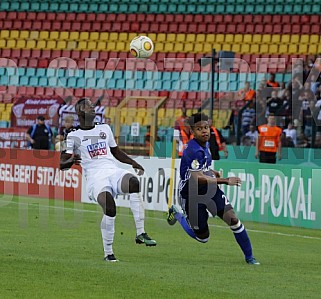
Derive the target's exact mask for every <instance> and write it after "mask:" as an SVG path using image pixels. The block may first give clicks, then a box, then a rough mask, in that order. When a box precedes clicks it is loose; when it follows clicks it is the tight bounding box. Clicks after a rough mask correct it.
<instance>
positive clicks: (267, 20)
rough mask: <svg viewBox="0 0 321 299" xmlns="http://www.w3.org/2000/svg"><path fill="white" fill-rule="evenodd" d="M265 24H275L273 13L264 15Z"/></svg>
mask: <svg viewBox="0 0 321 299" xmlns="http://www.w3.org/2000/svg"><path fill="white" fill-rule="evenodd" d="M262 21H263V24H273V20H272V15H264V17H263V20H262Z"/></svg>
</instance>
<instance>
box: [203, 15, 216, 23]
mask: <svg viewBox="0 0 321 299" xmlns="http://www.w3.org/2000/svg"><path fill="white" fill-rule="evenodd" d="M216 17H217V15H215V16H214V15H204V22H205V23H209V24H212V23H213V22H214V18H215V19H216Z"/></svg>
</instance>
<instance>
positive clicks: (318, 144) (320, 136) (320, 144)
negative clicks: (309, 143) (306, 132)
mask: <svg viewBox="0 0 321 299" xmlns="http://www.w3.org/2000/svg"><path fill="white" fill-rule="evenodd" d="M314 147H315V148H321V132H317V133H316V135H315V141H314Z"/></svg>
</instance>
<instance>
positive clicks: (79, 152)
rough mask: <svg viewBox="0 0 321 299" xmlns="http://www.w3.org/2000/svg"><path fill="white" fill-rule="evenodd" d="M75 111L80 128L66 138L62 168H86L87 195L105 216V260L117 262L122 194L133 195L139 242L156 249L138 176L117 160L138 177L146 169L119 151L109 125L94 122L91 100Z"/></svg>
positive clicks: (78, 105) (102, 228)
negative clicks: (117, 222) (116, 236)
mask: <svg viewBox="0 0 321 299" xmlns="http://www.w3.org/2000/svg"><path fill="white" fill-rule="evenodd" d="M75 110H76V113H77V115H78V118H79V123H80V125H79V128H78V129H74V130H73V131H71V132H70V133H69V134H68V135H67V140H66V150H65V151H64V152H62V153H61V157H60V169H68V168H70V167H72V165H73V164H76V165H81V166H82V168H83V173H84V175H85V177H86V185H87V186H86V188H87V192H88V196H89V197H90V198H91V199H93V200H95V201H97V202H98V204H99V205H100V206H101V207H102V210H103V213H104V215H103V219H102V222H101V235H102V239H103V246H104V252H105V258H104V259H105V261H109V262H115V261H117V259H116V257H115V255H114V252H113V247H112V245H113V241H114V233H115V228H114V227H115V218H116V217H115V216H116V203H115V199H114V198H115V196H116V195H117V194H120V193H128V194H130V195H129V202H130V208H131V210H132V212H133V215H134V219H135V225H136V238H135V241H136V243H137V244H146V245H147V246H155V245H156V241H155V240H153V239H151V238H150V237H149V236H148V234H147V233H146V232H145V229H144V207H143V203H142V200H141V196H140V193H139V192H140V183H139V180H138V178H137V177H136V175H134V174H132V173H131V172H129V171H127V170H124V169H122V168H120V167H118V166H117V165H116V163H115V159H117V160H118V161H120V162H122V163H125V164H129V165H131V166H132V167H133V168H134V169H135V170H136V172H137V173H138V174H139V175H140V174H142V173H143V172H144V168H143V167H142V166H141V165H140V164H138V163H137V162H136V161H135V160H133V159H132V158H130V157H129V156H128V155H127V154H126V153H125V152H123V151H122V150H121V149H119V147H118V146H117V144H116V142H115V139H114V135H113V133H112V131H111V129H110V127H109V125H107V124H99V125H96V124H95V123H94V119H95V109H94V106H93V104H92V103H91V101H90V100H89V99H86V98H83V99H80V100H79V101H78V102H77V104H76V105H75Z"/></svg>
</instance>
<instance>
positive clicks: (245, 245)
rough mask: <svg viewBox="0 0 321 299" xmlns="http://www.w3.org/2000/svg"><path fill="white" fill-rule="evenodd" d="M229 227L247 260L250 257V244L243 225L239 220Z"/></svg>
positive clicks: (251, 255)
mask: <svg viewBox="0 0 321 299" xmlns="http://www.w3.org/2000/svg"><path fill="white" fill-rule="evenodd" d="M230 228H231V230H232V231H233V233H234V237H235V239H236V242H237V243H238V244H239V246H240V247H241V249H242V251H243V253H244V256H245V259H246V260H247V259H250V258H252V257H253V254H252V245H251V241H250V238H249V236H248V235H247V232H246V230H245V227H244V225H243V224H242V223H241V221H240V220H239V222H238V223H237V224H236V225H231V226H230Z"/></svg>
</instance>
